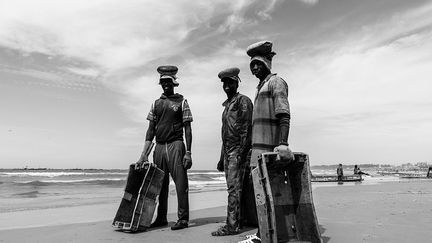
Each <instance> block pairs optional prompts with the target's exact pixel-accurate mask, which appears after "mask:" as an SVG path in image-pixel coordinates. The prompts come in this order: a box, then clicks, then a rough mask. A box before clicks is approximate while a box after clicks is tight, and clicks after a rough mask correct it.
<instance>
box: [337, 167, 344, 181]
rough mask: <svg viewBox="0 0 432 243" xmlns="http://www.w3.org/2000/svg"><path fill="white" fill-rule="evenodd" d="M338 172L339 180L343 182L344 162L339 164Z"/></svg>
mask: <svg viewBox="0 0 432 243" xmlns="http://www.w3.org/2000/svg"><path fill="white" fill-rule="evenodd" d="M336 174H337V177H338V181H339V182H341V181H342V178H343V168H342V164H339V166H338V167H337V169H336Z"/></svg>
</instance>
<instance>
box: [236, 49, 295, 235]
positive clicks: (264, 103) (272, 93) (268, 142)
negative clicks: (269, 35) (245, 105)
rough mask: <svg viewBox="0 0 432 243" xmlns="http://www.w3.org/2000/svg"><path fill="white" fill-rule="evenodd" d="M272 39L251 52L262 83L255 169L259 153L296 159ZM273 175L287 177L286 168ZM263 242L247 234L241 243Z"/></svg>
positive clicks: (254, 138) (255, 112)
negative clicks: (291, 145)
mask: <svg viewBox="0 0 432 243" xmlns="http://www.w3.org/2000/svg"><path fill="white" fill-rule="evenodd" d="M272 46H273V44H272V43H271V42H270V41H261V42H257V43H255V44H252V45H250V46H249V47H248V48H247V54H248V55H249V56H250V57H251V60H250V69H251V72H252V74H253V75H254V76H255V77H257V78H258V80H259V83H258V86H257V92H256V96H255V101H254V109H253V118H252V124H253V125H252V155H251V161H250V166H251V169H252V168H254V167H256V166H257V163H258V156H259V155H260V154H262V153H265V152H273V151H275V152H278V153H279V156H280V158H281V160H282V161H292V160H293V159H294V154H293V153H292V151H291V150H290V148H289V147H288V135H289V128H290V118H291V117H290V107H289V103H288V85H287V83H286V82H285V81H284V80H283V79H282V78H280V77H279V76H278V75H277V74H275V73H271V68H272V59H273V56H274V55H276V53H275V52H273V51H272ZM272 176H281V177H284V176H285V175H284V173H283V170H280V172H279V173H278V172H275V173H273V175H272ZM257 242H261V239H260V238H259V230H258V232H257V234H255V235H250V236H247V239H246V240H243V241H240V242H239V243H257Z"/></svg>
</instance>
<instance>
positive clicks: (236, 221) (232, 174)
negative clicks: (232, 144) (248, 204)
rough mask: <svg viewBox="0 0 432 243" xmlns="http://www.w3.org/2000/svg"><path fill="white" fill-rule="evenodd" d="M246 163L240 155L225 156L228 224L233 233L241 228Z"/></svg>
mask: <svg viewBox="0 0 432 243" xmlns="http://www.w3.org/2000/svg"><path fill="white" fill-rule="evenodd" d="M244 163H245V161H241V159H240V157H239V156H238V153H236V152H232V153H230V154H228V155H225V158H224V171H225V179H226V183H227V191H228V206H227V220H226V224H227V226H228V229H229V230H231V231H238V230H239V226H240V199H241V194H242V185H243V178H244Z"/></svg>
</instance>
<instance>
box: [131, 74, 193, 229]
mask: <svg viewBox="0 0 432 243" xmlns="http://www.w3.org/2000/svg"><path fill="white" fill-rule="evenodd" d="M157 71H158V73H159V74H160V79H159V84H160V85H161V86H162V90H163V94H162V95H161V97H160V98H159V99H157V100H156V101H155V102H154V104H153V105H152V107H151V110H150V112H149V114H148V116H147V120H149V127H148V129H147V134H146V141H145V145H144V150H143V153H142V154H141V157H140V159H139V160H138V162H137V164H141V163H143V162H145V161H148V158H147V155H146V154H145V151H147V149H148V148H149V147H150V145H151V143H152V141H153V138H154V137H156V147H155V151H154V153H153V160H154V162H155V164H156V165H157V167H159V168H160V169H161V170H163V171H164V172H165V177H164V180H163V183H162V189H161V192H160V195H159V206H158V212H157V218H156V220H155V222H154V223H153V224H152V225H151V227H160V226H166V225H168V221H167V209H168V192H169V174H171V177H172V179H173V181H174V184H175V187H176V191H177V203H178V208H177V216H178V221H177V222H176V223H175V224H174V225H173V226H171V229H172V230H179V229H184V228H187V227H188V222H189V196H188V192H189V183H188V177H187V170H188V169H190V168H191V166H192V158H191V144H192V129H191V122H192V120H193V118H192V113H191V111H190V108H189V105H188V103H187V101H186V99H184V98H183V96H182V95H180V94H177V93H174V87H177V86H178V85H179V83H178V82H177V77H176V74H177V71H178V68H177V67H176V66H160V67H158V68H157ZM183 129H184V132H185V138H186V148H185V145H184V143H183Z"/></svg>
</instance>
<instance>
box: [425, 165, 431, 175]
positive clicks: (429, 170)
mask: <svg viewBox="0 0 432 243" xmlns="http://www.w3.org/2000/svg"><path fill="white" fill-rule="evenodd" d="M431 171H432V166H429V169H428V172H427V176H426V177H432V174H431Z"/></svg>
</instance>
